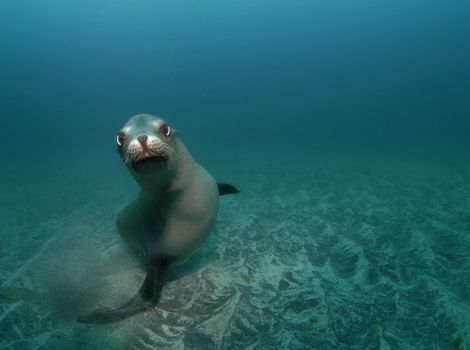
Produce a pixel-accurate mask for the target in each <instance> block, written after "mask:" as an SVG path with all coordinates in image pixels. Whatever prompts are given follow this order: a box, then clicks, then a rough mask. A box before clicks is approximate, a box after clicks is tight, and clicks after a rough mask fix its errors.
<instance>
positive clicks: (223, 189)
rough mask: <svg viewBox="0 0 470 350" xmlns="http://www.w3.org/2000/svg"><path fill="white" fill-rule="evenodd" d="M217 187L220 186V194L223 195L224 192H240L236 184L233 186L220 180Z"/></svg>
mask: <svg viewBox="0 0 470 350" xmlns="http://www.w3.org/2000/svg"><path fill="white" fill-rule="evenodd" d="M217 187H218V188H219V196H223V195H224V194H235V193H240V190H239V189H237V188H236V187H235V186H232V185H230V184H226V183H222V182H218V183H217Z"/></svg>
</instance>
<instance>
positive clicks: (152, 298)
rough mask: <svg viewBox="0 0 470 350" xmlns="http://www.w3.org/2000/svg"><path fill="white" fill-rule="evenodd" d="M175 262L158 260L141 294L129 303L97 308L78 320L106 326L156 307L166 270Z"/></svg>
mask: <svg viewBox="0 0 470 350" xmlns="http://www.w3.org/2000/svg"><path fill="white" fill-rule="evenodd" d="M171 261H173V259H170V258H158V259H156V261H155V262H154V263H153V264H151V265H150V268H149V271H148V273H147V276H146V277H145V280H144V283H143V284H142V287H140V289H139V292H138V293H137V295H136V296H134V297H133V298H132V299H131V300H129V301H128V302H127V303H125V304H123V305H121V306H119V307H117V308H97V309H95V310H93V311H91V312H89V313H86V314H83V315H81V316H79V317H78V318H77V321H78V322H80V323H89V324H104V323H114V322H119V321H122V320H125V319H126V318H129V317H131V316H134V315H137V314H138V313H141V312H143V311H146V310H148V309H150V308H152V307H153V306H155V305H156V304H157V302H158V299H159V297H160V291H161V276H162V273H163V271H164V269H165V268H166V267H167V266H168V265H169V263H170V262H171Z"/></svg>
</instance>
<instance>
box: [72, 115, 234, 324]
mask: <svg viewBox="0 0 470 350" xmlns="http://www.w3.org/2000/svg"><path fill="white" fill-rule="evenodd" d="M116 141H117V144H118V152H119V154H120V156H121V158H122V160H123V162H124V164H125V165H126V167H127V168H128V170H129V171H130V173H131V175H132V176H133V177H134V179H135V180H136V182H137V183H138V184H139V186H140V188H141V191H140V194H139V195H138V198H137V199H136V200H135V201H133V202H132V203H131V204H129V205H128V206H127V207H126V208H125V209H124V210H122V212H120V213H119V215H118V217H117V228H118V232H119V234H120V235H121V237H122V238H123V240H124V241H125V242H126V243H127V244H128V245H129V247H131V248H132V249H134V250H135V251H137V252H139V253H140V254H142V255H143V256H145V258H146V262H147V269H148V272H147V276H146V278H145V281H144V283H143V285H142V287H141V288H140V290H139V293H138V294H137V295H136V296H135V297H134V298H133V299H131V300H130V301H129V302H127V303H125V304H124V305H121V306H120V307H118V308H115V309H110V308H99V309H96V310H94V311H92V312H91V313H89V314H86V315H83V316H81V317H79V318H78V320H79V321H80V322H85V323H109V322H116V321H120V320H123V319H125V318H127V317H129V316H132V315H134V314H136V313H139V312H141V311H145V310H147V309H149V308H151V307H152V306H153V305H155V304H156V303H157V302H158V297H159V292H160V289H161V276H162V274H163V273H164V271H165V269H166V267H167V266H168V265H169V264H171V263H172V262H174V261H175V260H178V259H180V258H183V257H186V256H187V255H189V254H191V253H192V252H193V251H194V250H196V249H197V248H198V247H200V245H201V244H202V243H203V242H204V241H205V240H206V239H207V237H208V235H209V234H210V232H211V230H212V228H213V226H214V223H215V219H216V216H217V211H218V207H219V196H220V195H224V194H231V193H238V192H239V191H238V190H237V189H236V188H235V187H233V186H231V185H229V184H221V183H216V182H215V181H214V179H213V178H212V176H211V175H210V174H209V173H208V172H207V171H206V170H205V169H204V168H202V167H201V166H200V165H199V164H197V163H196V162H195V161H194V160H193V158H192V157H191V154H190V153H189V151H188V150H187V149H186V147H185V146H184V144H183V143H182V142H181V140H180V139H179V138H178V136H177V133H176V131H174V130H172V129H171V127H170V126H169V124H168V123H167V122H165V121H164V120H162V119H160V118H158V117H155V116H152V115H149V114H139V115H136V116H134V117H132V118H131V119H129V121H128V122H127V123H126V124H125V126H124V127H123V128H122V130H121V131H120V132H119V133H118V135H117V138H116Z"/></svg>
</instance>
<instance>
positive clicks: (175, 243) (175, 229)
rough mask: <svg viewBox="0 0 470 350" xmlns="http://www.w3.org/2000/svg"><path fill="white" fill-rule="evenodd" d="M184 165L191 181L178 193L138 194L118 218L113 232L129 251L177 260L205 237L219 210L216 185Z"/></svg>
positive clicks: (193, 166) (193, 165) (203, 172)
mask: <svg viewBox="0 0 470 350" xmlns="http://www.w3.org/2000/svg"><path fill="white" fill-rule="evenodd" d="M181 146H182V147H184V145H183V144H182V143H181ZM187 156H189V157H190V155H189V153H188V154H187ZM188 162H190V163H191V164H188V167H190V168H191V170H190V171H191V177H190V178H189V179H188V180H187V181H185V183H184V185H183V186H182V187H181V188H180V189H178V190H177V191H174V192H172V193H152V192H150V193H149V192H148V191H145V190H142V192H141V193H140V194H139V197H138V198H137V200H135V201H134V202H132V203H131V204H129V206H127V207H126V208H125V209H124V210H123V211H122V212H121V213H120V214H119V216H118V218H117V228H118V231H119V233H120V235H121V237H122V238H123V240H124V241H125V242H126V243H127V244H128V246H129V247H131V248H132V249H134V250H136V251H138V252H139V253H141V254H144V255H146V256H147V255H148V256H149V257H153V256H158V255H171V256H174V257H177V258H181V257H185V256H187V255H189V254H190V253H192V252H193V251H194V250H195V249H197V248H198V247H199V246H200V245H201V244H202V243H203V242H204V241H205V240H206V238H207V237H208V236H209V234H210V232H211V230H212V228H213V226H214V223H215V219H216V217H217V211H218V207H219V192H218V188H217V184H216V182H215V181H214V179H213V178H212V176H211V175H210V174H209V173H208V172H207V171H206V170H205V169H204V168H202V167H201V166H200V165H199V164H197V163H196V162H194V161H193V160H192V159H188Z"/></svg>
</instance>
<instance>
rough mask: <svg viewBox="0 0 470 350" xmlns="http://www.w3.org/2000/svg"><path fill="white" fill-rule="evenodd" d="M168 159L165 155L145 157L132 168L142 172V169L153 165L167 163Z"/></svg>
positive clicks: (139, 159) (133, 164)
mask: <svg viewBox="0 0 470 350" xmlns="http://www.w3.org/2000/svg"><path fill="white" fill-rule="evenodd" d="M167 159H168V157H166V156H164V155H146V156H143V157H140V158H138V159H136V160H134V161H133V162H132V167H133V168H134V169H135V170H140V169H142V168H145V167H147V166H151V165H158V164H161V163H163V162H165V161H166V160H167Z"/></svg>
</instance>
